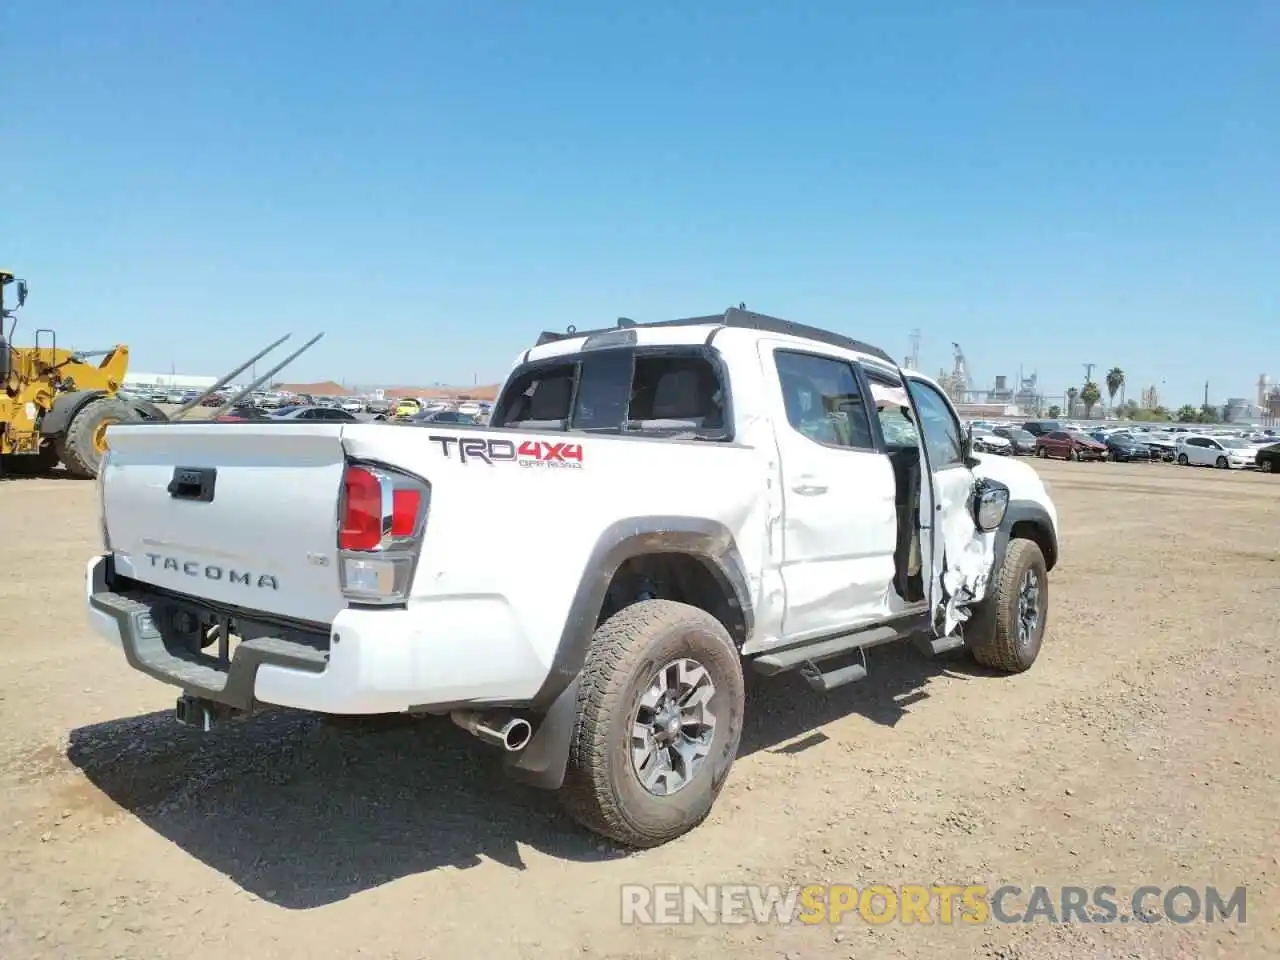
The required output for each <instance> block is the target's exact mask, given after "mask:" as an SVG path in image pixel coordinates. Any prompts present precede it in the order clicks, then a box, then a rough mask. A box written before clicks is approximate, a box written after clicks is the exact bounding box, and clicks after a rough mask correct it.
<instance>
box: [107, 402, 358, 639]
mask: <svg viewBox="0 0 1280 960" xmlns="http://www.w3.org/2000/svg"><path fill="white" fill-rule="evenodd" d="M342 430H343V425H342V424H340V423H321V422H307V421H295V422H289V421H283V422H274V423H257V422H245V423H234V424H230V423H229V424H213V423H172V424H148V425H131V424H117V425H115V426H113V427H112V428H111V454H110V457H109V459H108V461H107V465H106V468H105V470H104V472H103V476H102V484H103V494H104V503H105V505H106V526H107V532H108V538H109V541H110V547H111V551H112V553H113V555H114V558H115V565H116V569H117V570H118V571H119V572H120V573H121V574H123V575H125V576H127V577H132V578H133V579H135V580H139V581H142V582H143V583H147V584H151V585H153V586H155V587H159V588H162V589H166V590H172V591H175V592H177V593H182V594H186V595H188V596H192V597H198V598H201V599H205V600H211V601H215V602H218V603H224V604H235V605H237V606H241V607H245V608H246V609H250V610H255V611H261V612H265V613H273V614H277V615H279V616H283V617H291V618H297V619H303V620H312V621H317V622H326V621H328V620H330V619H332V617H333V616H334V615H336V614H337V612H338V611H339V610H341V609H342V608H343V607H345V606H346V601H345V599H344V598H343V596H342V593H341V590H340V588H339V584H338V571H337V511H338V501H339V494H340V491H341V488H342V476H343V471H344V468H345V458H344V452H343V447H342Z"/></svg>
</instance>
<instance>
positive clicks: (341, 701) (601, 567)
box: [76, 309, 1059, 847]
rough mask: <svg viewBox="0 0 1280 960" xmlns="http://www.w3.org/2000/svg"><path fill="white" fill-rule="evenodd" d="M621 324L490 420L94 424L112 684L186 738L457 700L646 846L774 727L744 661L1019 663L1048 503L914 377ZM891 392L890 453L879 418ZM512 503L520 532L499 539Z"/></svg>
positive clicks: (514, 380) (91, 608)
mask: <svg viewBox="0 0 1280 960" xmlns="http://www.w3.org/2000/svg"><path fill="white" fill-rule="evenodd" d="M571 329H572V328H571ZM625 332H626V333H627V334H628V335H629V339H623V338H621V337H618V338H613V336H612V334H613V333H614V331H613V330H607V331H589V332H587V331H580V332H577V333H576V335H575V334H573V333H567V334H564V335H557V334H550V335H549V336H548V334H547V333H543V334H542V335H541V336H540V337H539V344H540V345H539V347H538V356H537V358H536V359H534V360H530V361H528V362H524V363H519V364H517V365H516V366H515V367H514V369H513V370H512V371H511V374H510V376H509V378H508V380H507V383H506V384H505V386H504V387H503V389H502V393H501V397H500V399H499V401H498V403H497V404H496V405H495V406H494V412H493V418H492V419H493V426H492V428H490V429H486V430H463V429H461V428H460V427H453V428H450V427H449V426H447V425H443V424H442V425H440V426H438V427H434V428H432V429H428V430H409V429H406V428H404V427H392V426H390V425H387V424H375V423H360V424H345V423H332V424H314V425H304V424H296V425H288V424H279V423H278V422H273V423H272V424H271V425H267V424H258V423H248V424H244V425H242V426H241V427H239V428H228V429H227V430H226V435H225V436H220V437H218V438H216V440H215V439H214V438H212V437H211V436H210V433H211V431H209V430H208V429H207V427H206V426H205V425H203V424H191V423H184V422H177V423H165V424H133V423H128V424H118V425H115V426H113V427H112V429H111V448H110V450H109V451H108V452H107V453H106V454H105V457H104V460H103V466H102V470H101V473H100V475H99V491H100V513H99V516H100V517H101V520H102V522H101V525H100V527H99V530H100V533H101V536H102V549H101V551H100V553H99V555H98V556H97V557H95V558H94V559H93V561H92V562H91V563H89V564H87V565H86V568H85V576H86V582H85V589H84V592H83V597H84V601H83V602H84V603H85V606H86V608H87V611H88V616H89V618H90V622H91V624H92V626H93V629H94V631H95V632H96V633H97V634H99V635H100V636H102V637H103V638H104V641H106V642H109V643H110V644H111V646H112V647H113V648H114V650H115V652H116V654H117V656H118V658H119V668H120V669H119V675H118V676H119V679H123V678H124V676H125V671H126V669H132V670H136V671H140V672H141V673H143V674H146V675H148V676H150V677H151V678H153V679H155V680H159V681H162V682H165V683H168V684H171V685H172V686H174V687H175V688H177V689H178V690H181V691H182V694H181V698H180V699H179V701H178V708H177V710H176V713H177V716H178V719H180V720H182V721H183V722H185V723H188V724H190V725H192V726H194V727H196V728H198V729H200V730H208V729H210V728H211V727H213V726H215V725H216V724H217V723H219V722H221V721H222V720H224V719H229V718H233V717H235V716H243V715H245V714H248V713H250V712H252V711H253V710H255V709H257V708H259V707H263V706H269V705H277V706H285V707H291V708H294V709H299V710H310V711H315V712H317V713H321V714H359V715H365V716H368V715H371V714H404V713H412V714H423V713H428V714H430V713H435V714H442V715H444V714H447V715H449V716H451V718H452V719H453V721H454V722H455V723H456V724H457V725H458V726H459V727H461V728H462V729H464V730H466V731H467V732H469V733H470V734H472V735H474V736H475V737H477V738H478V739H479V740H480V741H481V742H483V743H486V744H488V745H490V746H491V748H492V749H494V751H495V752H496V753H498V754H499V755H501V756H503V757H505V758H506V766H507V769H508V771H509V772H510V773H511V774H512V775H514V776H515V777H517V778H519V779H521V780H522V781H525V782H526V783H530V784H533V785H536V786H540V787H543V788H546V789H550V790H557V791H560V792H561V797H562V799H563V801H564V805H565V807H566V809H567V810H568V812H569V813H570V814H571V815H572V816H573V817H574V818H575V819H576V820H577V821H578V822H579V823H581V824H583V825H584V826H586V827H587V828H589V829H591V830H593V831H595V832H596V833H598V834H602V835H604V836H606V837H608V838H610V839H612V840H614V841H616V842H619V843H622V844H625V845H628V846H632V847H654V846H657V845H659V844H661V843H665V842H666V841H669V840H672V839H674V838H676V837H679V836H681V835H682V834H685V833H687V832H688V831H690V830H692V829H694V828H695V827H697V825H698V824H700V823H702V822H703V821H704V820H706V818H707V817H708V815H709V814H710V813H711V811H712V809H713V806H714V804H715V802H716V798H717V796H718V795H719V793H720V791H721V787H722V786H723V785H724V784H725V782H726V781H727V780H728V779H729V777H730V776H731V768H732V765H733V763H734V758H735V757H736V756H737V754H738V752H739V749H740V747H741V744H742V738H743V730H744V721H745V724H746V725H748V728H749V729H752V730H756V729H761V728H765V727H767V726H768V725H769V723H770V722H771V721H772V720H774V719H776V718H774V717H771V716H769V715H767V714H766V715H762V716H759V717H757V716H754V715H753V714H752V711H753V710H754V709H755V706H756V704H755V702H748V701H747V700H746V698H745V689H746V684H745V682H744V678H743V672H744V671H745V670H752V671H755V672H757V673H759V674H761V675H763V676H772V675H776V674H781V673H786V672H798V673H799V674H800V676H801V677H803V678H804V680H805V681H806V683H807V684H808V686H809V687H810V688H811V689H812V690H813V691H814V693H815V694H817V695H825V694H826V693H827V692H828V691H830V690H833V689H836V688H839V687H842V686H844V685H846V684H849V683H854V682H857V681H859V680H862V679H864V678H865V677H866V676H867V666H868V660H867V658H866V655H865V650H866V649H867V648H871V647H875V646H878V645H880V644H883V643H887V642H890V641H912V642H914V643H916V644H918V645H919V647H920V649H921V650H922V652H923V653H924V654H925V655H927V656H934V655H938V654H941V653H943V652H946V651H958V650H962V649H965V650H967V651H968V652H969V653H970V654H971V655H972V656H973V657H974V659H976V660H977V661H978V662H979V663H981V664H983V665H985V666H987V667H988V668H991V669H992V670H994V671H999V672H1003V673H1021V672H1023V671H1026V670H1029V669H1031V668H1032V667H1033V665H1034V663H1035V662H1036V660H1037V658H1038V656H1039V654H1040V652H1041V648H1042V645H1043V642H1044V639H1045V636H1046V634H1045V626H1046V624H1047V622H1048V618H1049V615H1050V597H1051V596H1052V594H1053V591H1052V590H1051V589H1049V588H1050V585H1051V584H1050V580H1049V577H1050V573H1051V571H1053V570H1054V569H1055V568H1056V563H1057V560H1058V553H1059V550H1058V545H1059V532H1058V516H1057V510H1056V509H1055V507H1054V504H1053V501H1052V498H1051V497H1050V495H1049V492H1048V491H1047V489H1046V488H1045V485H1044V482H1043V481H1042V480H1041V478H1040V476H1039V475H1038V473H1037V472H1036V471H1035V470H1033V469H1032V468H1031V467H1030V466H1029V465H1027V464H1023V463H1018V462H1015V461H1013V460H1011V459H1010V458H1008V457H993V456H985V455H977V456H974V455H973V454H972V449H971V446H970V444H969V443H968V441H967V439H966V435H965V432H964V430H963V429H962V428H961V425H960V419H959V417H958V416H957V414H956V410H955V406H954V405H953V403H952V402H951V400H950V398H949V397H948V396H947V393H946V391H945V390H943V389H942V387H941V386H940V385H939V384H938V383H937V382H936V381H934V380H932V379H930V378H929V377H926V376H923V375H921V374H916V373H905V374H904V373H903V372H902V371H901V370H900V368H899V367H898V364H897V363H895V362H894V360H893V358H892V357H891V356H890V355H889V354H888V353H887V352H885V351H884V350H881V349H878V348H876V347H872V346H870V345H868V344H865V343H860V342H858V341H855V340H851V339H850V338H848V337H845V336H842V335H840V334H836V333H832V332H828V331H823V330H818V329H816V328H814V327H810V326H801V325H798V324H792V323H788V322H787V321H785V320H780V319H777V318H773V317H766V316H763V315H760V314H754V313H749V312H747V311H746V310H740V309H730V310H728V311H726V312H725V313H724V314H723V315H722V316H719V317H714V318H706V317H703V318H700V319H694V320H687V321H679V322H678V323H677V324H672V323H667V324H654V325H644V326H642V328H641V329H640V331H639V336H637V335H636V334H637V331H636V327H635V326H632V327H630V328H627V329H626V330H625ZM584 338H587V341H588V342H590V343H591V344H592V348H587V349H584V348H583V346H582V344H583V341H584ZM597 342H599V347H598V348H596V344H597ZM587 383H589V384H590V385H591V389H592V391H594V392H593V394H592V395H591V396H588V395H587V391H586V390H585V389H580V384H587ZM881 385H883V386H885V387H887V388H888V389H889V390H891V391H896V392H897V393H898V394H900V395H901V396H902V398H903V399H902V400H901V401H900V402H899V403H898V404H895V405H894V407H895V409H897V410H898V411H899V414H898V415H902V414H901V411H902V409H903V408H904V406H905V408H906V409H907V412H908V413H909V415H910V417H911V419H913V420H914V421H915V422H916V423H918V424H919V426H920V430H919V433H920V436H919V438H918V440H916V442H914V443H912V444H911V445H909V446H891V445H890V444H888V443H886V442H885V438H884V435H883V433H882V431H880V430H878V429H875V420H873V419H872V418H873V417H877V416H880V415H881V411H880V408H879V405H878V404H876V405H873V404H871V403H869V402H867V400H868V398H866V397H864V396H862V394H863V393H864V392H870V391H874V390H875V389H876V387H877V386H881ZM596 398H600V399H599V400H597V399H596ZM584 400H589V401H590V402H583V401H584ZM602 400H603V401H604V402H601V401H602ZM890 413H892V411H890V410H888V407H887V406H886V410H885V411H884V415H889V414H890ZM691 436H692V437H696V438H699V439H700V440H701V441H703V442H698V443H688V442H685V440H686V439H687V438H688V437H691ZM283 440H287V441H288V442H287V443H286V442H282V441H283ZM815 441H817V442H815ZM850 451H858V453H859V455H858V456H856V457H855V456H850V455H849V452H850ZM655 477H673V478H679V480H678V482H666V483H664V482H658V483H655V482H654V478H655ZM784 478H785V482H784ZM215 481H216V493H215ZM778 509H782V510H784V511H785V513H786V516H787V523H785V524H780V523H779V524H773V523H765V522H762V521H763V519H764V518H766V517H769V516H773V515H775V514H774V513H772V512H771V511H776V510H778ZM535 522H536V523H541V524H543V525H544V526H546V527H548V528H549V529H551V530H553V533H552V534H551V535H546V534H541V535H539V536H538V538H537V540H538V544H539V551H538V552H537V553H536V554H535V553H530V551H529V550H525V549H515V550H512V549H506V550H504V549H494V546H495V544H492V543H490V542H489V541H491V540H492V541H501V540H502V538H503V537H508V536H509V534H510V532H511V531H520V532H521V533H520V535H521V536H524V535H526V534H528V533H530V532H531V531H534V530H535V526H534V524H535ZM496 545H497V546H499V547H500V546H501V544H500V543H498V544H496ZM837 584H838V585H839V589H834V585H837ZM210 624H212V628H210ZM231 634H234V638H235V645H234V647H233V646H232V645H231V640H229V639H227V638H228V637H229V635H231ZM106 662H107V661H106V660H105V658H104V659H103V660H102V663H103V664H104V665H105V663H106ZM871 662H872V663H874V662H876V661H875V660H874V659H873V660H872V661H871ZM76 682H77V683H81V682H82V681H80V680H77V681H76ZM110 682H112V681H111V679H110V678H108V677H98V678H96V679H95V683H97V684H99V685H103V684H107V683H110ZM993 693H994V691H993ZM790 695H791V696H794V695H795V694H794V693H792V694H790ZM989 695H993V694H989ZM266 735H267V736H270V731H267V732H266ZM905 740H906V737H905V736H904V742H905ZM224 746H225V749H226V750H227V751H234V750H235V749H237V747H239V746H243V744H242V743H241V742H240V741H239V740H238V739H235V738H232V739H229V740H227V741H224ZM810 762H817V763H820V762H821V760H816V761H810ZM149 776H151V778H152V782H156V783H158V782H160V781H161V779H162V778H163V776H164V772H163V771H153V772H152V773H150V774H149Z"/></svg>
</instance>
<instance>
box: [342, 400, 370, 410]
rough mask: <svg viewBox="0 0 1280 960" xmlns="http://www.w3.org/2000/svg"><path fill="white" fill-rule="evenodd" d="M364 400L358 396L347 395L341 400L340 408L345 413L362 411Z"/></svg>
mask: <svg viewBox="0 0 1280 960" xmlns="http://www.w3.org/2000/svg"><path fill="white" fill-rule="evenodd" d="M364 407H365V402H364V401H363V400H361V399H360V398H359V397H348V398H347V399H346V400H343V401H342V409H343V410H345V411H347V413H364Z"/></svg>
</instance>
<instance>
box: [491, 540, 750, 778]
mask: <svg viewBox="0 0 1280 960" xmlns="http://www.w3.org/2000/svg"><path fill="white" fill-rule="evenodd" d="M659 556H665V557H680V558H683V559H682V560H680V561H677V563H679V564H682V565H686V566H685V569H686V571H687V570H689V569H692V568H689V567H688V566H687V564H690V563H696V564H698V565H699V568H700V569H701V570H702V571H704V574H705V576H706V577H707V578H708V580H707V581H705V582H707V583H710V584H713V585H714V588H715V589H716V590H717V591H718V596H719V597H720V598H721V599H723V600H725V601H731V602H729V603H728V606H729V608H730V609H732V610H734V611H736V613H735V616H736V617H737V618H738V620H737V623H736V624H726V627H727V629H729V631H730V634H731V635H733V634H735V633H736V634H740V635H741V637H742V638H743V639H745V637H747V636H750V633H751V631H752V629H753V628H754V623H755V621H754V612H753V610H752V604H751V593H750V589H749V587H748V585H747V577H746V567H745V564H744V563H743V560H742V555H741V553H740V552H739V550H738V546H737V543H736V541H735V540H734V537H733V533H732V531H730V530H729V528H728V527H726V526H725V525H724V524H722V523H720V522H718V521H715V520H707V519H705V518H701V517H683V516H643V517H628V518H626V519H624V520H619V521H617V522H616V523H613V524H611V525H610V526H609V527H607V528H606V529H605V530H604V532H603V533H601V534H600V537H599V538H598V539H597V540H596V544H595V547H594V548H593V549H592V551H591V555H590V556H589V557H588V559H587V562H586V563H585V564H584V566H583V570H582V574H581V576H580V578H579V580H578V588H577V591H576V592H575V593H574V596H573V600H572V602H571V603H570V605H569V612H568V615H567V616H566V617H565V622H564V626H563V628H562V630H561V635H560V643H559V644H558V645H557V647H556V652H555V657H554V658H553V660H552V664H551V667H550V669H549V670H548V671H547V677H546V679H545V680H544V681H543V684H542V688H541V689H540V690H539V691H538V692H537V694H535V695H534V697H533V699H532V701H531V706H532V707H533V708H534V709H535V710H537V711H539V712H541V713H542V721H541V722H540V723H539V724H538V727H537V729H536V731H535V733H534V736H533V739H532V740H531V741H530V742H529V745H528V746H527V747H525V749H524V750H522V751H521V752H520V753H519V754H512V755H511V756H510V758H509V759H508V761H507V764H506V768H507V773H508V774H509V775H510V776H512V777H513V778H515V779H517V780H520V781H522V782H524V783H526V784H529V785H531V786H535V787H540V788H543V789H551V790H554V789H558V788H559V786H560V785H561V783H563V781H564V774H565V768H566V766H567V763H568V758H569V743H570V740H571V738H572V736H573V730H574V724H575V722H576V716H577V701H578V688H579V683H580V679H579V678H580V674H581V672H582V668H583V665H584V664H585V663H586V659H587V650H588V648H589V647H590V645H591V637H592V635H593V634H594V633H595V631H596V627H597V626H598V625H599V623H600V620H601V617H602V616H603V615H604V614H605V613H606V610H607V609H608V607H607V600H608V595H609V590H610V586H611V585H612V584H613V583H614V579H615V577H616V576H618V574H619V572H620V571H624V569H625V565H627V564H628V563H629V562H631V561H635V560H637V559H640V558H649V557H659ZM696 605H697V606H700V607H702V608H703V609H706V606H704V605H703V604H696ZM708 612H711V613H712V615H713V616H717V614H716V613H715V611H708ZM717 618H718V619H720V617H719V616H717ZM721 622H724V620H723V619H722V620H721ZM735 639H737V637H735ZM739 642H741V641H739Z"/></svg>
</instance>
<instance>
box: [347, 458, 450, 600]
mask: <svg viewBox="0 0 1280 960" xmlns="http://www.w3.org/2000/svg"><path fill="white" fill-rule="evenodd" d="M430 498H431V488H430V487H429V486H428V485H427V483H426V482H425V481H423V480H420V479H418V478H417V477H412V476H409V475H408V474H404V473H400V472H399V471H396V470H391V469H389V468H387V467H382V466H374V465H371V464H359V463H352V464H348V465H347V469H346V471H345V472H344V474H343V477H342V498H341V505H340V509H339V514H338V550H339V566H338V577H339V580H340V582H341V585H342V592H343V593H344V594H345V595H346V597H347V599H349V600H354V601H356V602H359V603H402V602H404V600H405V599H406V598H407V597H408V596H409V588H410V586H411V585H412V582H413V571H414V568H415V567H416V566H417V563H418V553H419V548H420V547H421V545H422V534H423V531H424V529H425V527H426V520H427V508H428V506H429V503H430Z"/></svg>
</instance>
